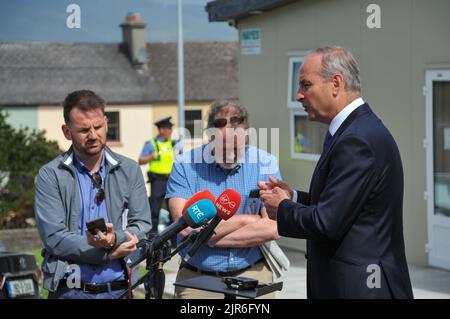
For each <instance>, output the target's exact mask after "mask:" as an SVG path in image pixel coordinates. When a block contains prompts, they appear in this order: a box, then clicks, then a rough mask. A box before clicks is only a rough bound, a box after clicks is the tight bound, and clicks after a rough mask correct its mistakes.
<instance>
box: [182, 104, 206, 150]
mask: <svg viewBox="0 0 450 319" xmlns="http://www.w3.org/2000/svg"><path fill="white" fill-rule="evenodd" d="M189 111H200V119H197V120H200V121H202V123H203V109H201V108H198V109H187V110H184V118H185V119H186V112H189ZM194 121H195V120H194ZM185 126H186V124H185ZM186 130H187V127H186ZM187 140H188V142H190V143H192V144H198V143H202V142H203V130H202V133H201V136H199V137H196V136H191V138H190V139H187Z"/></svg>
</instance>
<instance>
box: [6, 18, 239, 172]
mask: <svg viewBox="0 0 450 319" xmlns="http://www.w3.org/2000/svg"><path fill="white" fill-rule="evenodd" d="M121 27H122V30H123V43H121V44H82V43H0V83H2V85H1V86H0V106H2V107H3V108H4V109H6V111H7V112H8V113H9V117H8V121H9V123H11V124H12V125H13V126H15V127H29V128H30V129H39V130H46V132H47V133H46V136H47V138H49V139H52V140H56V141H57V142H58V144H59V147H60V148H61V149H62V150H65V149H67V148H68V147H69V146H70V142H69V141H67V140H65V138H64V136H63V134H62V132H61V125H62V124H63V122H64V119H63V110H62V107H61V104H62V101H63V100H64V98H65V97H66V95H67V94H68V93H69V92H72V91H75V90H79V89H90V90H93V91H95V92H96V93H98V94H99V95H100V96H102V97H103V98H104V99H105V100H106V102H107V107H106V112H107V116H108V119H109V132H108V146H110V147H111V148H112V149H113V150H114V151H117V152H119V153H121V154H123V155H125V156H128V157H131V158H134V159H136V160H137V158H138V157H139V155H140V152H141V150H142V147H143V146H144V142H145V141H147V140H149V139H150V138H152V137H154V136H156V134H157V129H156V127H155V125H154V124H153V123H154V122H156V121H157V120H159V119H161V118H163V117H165V116H172V121H173V122H174V123H175V127H177V123H178V106H177V99H178V95H177V94H178V93H177V92H178V91H177V56H176V52H177V49H176V44H174V43H146V42H145V36H144V30H145V29H144V28H145V23H144V22H142V20H141V19H140V16H139V14H131V15H128V16H127V19H126V21H125V22H124V23H122V24H121ZM184 49H185V57H184V61H185V100H186V102H185V104H186V107H185V123H186V128H187V129H188V130H189V131H190V132H192V133H193V128H194V120H203V121H204V125H205V124H206V115H207V114H206V113H207V110H208V107H209V105H210V104H211V102H212V101H214V100H215V99H218V98H227V99H236V98H237V87H238V84H237V72H238V70H237V43H235V42H193V43H185V47H184ZM192 137H193V141H192V142H193V143H192V144H190V143H189V142H190V141H186V145H187V146H188V147H189V146H191V147H192V146H193V145H198V144H199V143H201V136H193V134H192ZM142 170H143V172H144V173H145V171H146V170H147V167H145V166H142Z"/></svg>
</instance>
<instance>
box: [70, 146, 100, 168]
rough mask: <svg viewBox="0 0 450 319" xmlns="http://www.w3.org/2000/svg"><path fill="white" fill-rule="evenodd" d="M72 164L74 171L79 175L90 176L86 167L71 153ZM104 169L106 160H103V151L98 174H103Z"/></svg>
mask: <svg viewBox="0 0 450 319" xmlns="http://www.w3.org/2000/svg"><path fill="white" fill-rule="evenodd" d="M73 164H74V165H75V167H76V169H77V170H78V172H79V173H88V174H90V173H91V172H90V170H89V169H88V168H87V167H86V165H84V163H83V162H82V161H81V160H80V159H79V158H78V156H76V155H75V153H73ZM105 168H106V159H105V151H104V150H103V151H102V160H101V162H100V168H99V170H98V171H99V172H100V173H103V172H105Z"/></svg>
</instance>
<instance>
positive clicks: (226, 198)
mask: <svg viewBox="0 0 450 319" xmlns="http://www.w3.org/2000/svg"><path fill="white" fill-rule="evenodd" d="M241 201H242V198H241V195H240V194H239V193H238V192H236V191H235V190H233V189H230V188H229V189H226V190H225V191H223V193H222V194H220V196H219V197H217V200H216V201H215V203H214V206H215V207H216V209H217V215H216V217H214V219H213V220H211V222H210V223H209V224H208V225H207V226H206V228H205V229H204V230H203V231H201V232H200V234H199V235H198V237H197V240H196V241H195V242H194V244H193V246H192V248H191V249H190V250H189V252H188V254H187V255H186V256H185V257H184V261H186V262H187V261H189V259H191V257H192V256H194V254H195V253H196V252H197V251H198V249H199V248H200V247H201V246H202V245H203V244H204V243H205V242H207V241H208V240H209V239H210V238H211V236H212V235H213V233H214V229H215V228H216V227H217V225H218V224H219V223H220V221H221V220H222V219H223V220H228V219H230V218H231V217H232V216H233V215H234V214H235V213H236V212H237V211H238V209H239V206H240V205H241Z"/></svg>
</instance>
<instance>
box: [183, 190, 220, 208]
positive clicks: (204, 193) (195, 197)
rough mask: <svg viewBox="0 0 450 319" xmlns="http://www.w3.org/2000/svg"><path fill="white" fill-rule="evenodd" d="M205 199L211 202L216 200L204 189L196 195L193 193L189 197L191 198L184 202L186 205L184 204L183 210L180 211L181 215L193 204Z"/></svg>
mask: <svg viewBox="0 0 450 319" xmlns="http://www.w3.org/2000/svg"><path fill="white" fill-rule="evenodd" d="M204 198H207V199H209V200H210V201H211V202H213V203H214V202H215V201H216V199H215V198H214V196H213V194H211V192H210V191H209V190H207V189H204V190H202V191H199V192H197V193H195V194H194V195H192V196H191V198H189V199H188V200H187V202H186V204H184V207H183V210H182V211H181V212H182V213H183V214H184V212H185V211H186V210H187V209H188V208H189V207H190V206H191V205H192V204H194V203H196V202H198V201H199V200H201V199H204Z"/></svg>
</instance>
